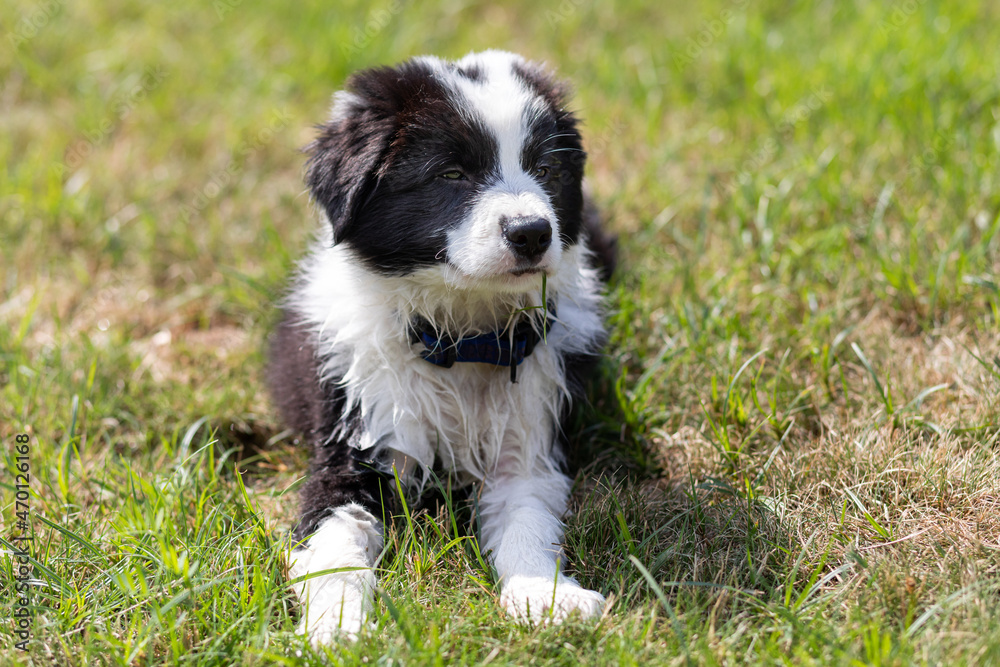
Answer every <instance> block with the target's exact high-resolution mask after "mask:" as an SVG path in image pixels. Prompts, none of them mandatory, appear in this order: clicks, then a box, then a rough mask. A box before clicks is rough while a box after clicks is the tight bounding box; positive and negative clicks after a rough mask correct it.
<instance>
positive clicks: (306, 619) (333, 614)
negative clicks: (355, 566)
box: [295, 580, 371, 647]
mask: <svg viewBox="0 0 1000 667" xmlns="http://www.w3.org/2000/svg"><path fill="white" fill-rule="evenodd" d="M324 584H325V586H324V587H323V588H321V589H319V590H318V591H314V592H313V595H312V596H310V599H309V601H308V603H307V604H306V605H305V607H304V608H303V610H302V613H303V616H302V620H301V622H299V627H298V628H296V630H295V631H296V632H297V633H298V634H300V635H307V636H308V637H309V641H310V643H312V645H313V646H316V647H318V646H322V645H328V644H333V643H335V642H337V641H354V640H356V639H357V638H358V633H359V632H361V627H362V626H363V625H364V623H365V619H366V618H367V616H368V608H369V607H370V606H371V602H370V600H368V599H367V597H368V596H367V594H366V591H365V590H364V588H363V587H362V586H357V585H351V584H354V582H343V581H337V580H332V581H326V582H324ZM317 588H319V587H317Z"/></svg>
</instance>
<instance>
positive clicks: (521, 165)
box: [307, 51, 585, 292]
mask: <svg viewBox="0 0 1000 667" xmlns="http://www.w3.org/2000/svg"><path fill="white" fill-rule="evenodd" d="M565 98H566V92H565V89H564V88H563V86H562V85H561V84H560V83H559V82H557V81H556V80H554V79H553V78H552V77H551V76H550V75H549V74H548V73H547V72H545V71H544V70H543V69H541V68H540V67H539V66H537V65H535V64H532V63H529V62H526V61H525V60H523V59H521V58H520V57H518V56H516V55H513V54H509V53H503V52H498V51H487V52H484V53H479V54H470V55H469V56H466V57H465V58H463V59H462V60H460V61H458V62H454V63H452V62H445V61H442V60H439V59H437V58H430V57H423V58H416V59H414V60H410V61H408V62H406V63H403V64H402V65H399V66H397V67H391V68H388V67H383V68H376V69H370V70H365V71H362V72H359V73H357V74H355V75H354V76H352V77H351V78H350V79H349V80H348V82H347V86H346V90H344V91H342V92H340V93H337V95H336V96H335V97H334V106H333V111H332V114H331V117H330V120H329V122H327V123H326V124H324V125H322V126H321V127H320V135H319V137H318V138H317V139H316V141H314V142H313V143H312V144H311V145H310V146H309V149H308V150H309V151H310V153H311V158H310V160H309V165H308V176H307V180H308V184H309V187H310V189H311V191H312V196H313V198H314V199H315V201H316V202H317V203H318V204H319V205H320V206H321V207H322V209H323V210H324V211H325V213H326V217H327V219H328V221H329V224H330V225H331V226H332V233H333V241H334V243H343V244H346V245H347V246H348V247H349V248H350V249H351V250H352V252H353V254H354V255H355V256H356V257H357V258H358V259H359V260H360V261H362V262H364V263H365V265H366V266H368V267H369V268H370V269H371V270H373V271H377V272H380V273H383V274H388V275H408V274H413V273H417V272H424V271H430V272H431V274H432V275H440V276H441V278H442V280H443V281H444V282H446V283H447V284H449V285H451V286H453V287H458V288H470V289H476V288H487V289H494V290H498V291H508V292H509V291H522V290H527V289H532V288H537V286H538V283H539V280H538V278H539V276H540V275H541V274H543V273H545V274H550V275H551V274H552V273H553V272H554V271H555V270H556V268H557V266H558V264H559V260H560V257H561V256H562V253H563V251H564V249H565V248H567V247H569V246H571V245H573V244H576V243H577V242H578V241H579V236H580V228H581V209H582V206H583V197H582V194H581V188H580V183H581V179H582V176H583V165H584V157H585V156H584V152H583V150H582V146H581V141H580V135H579V133H578V132H577V129H576V120H575V118H574V117H573V115H572V114H571V113H570V112H569V111H567V110H566V108H565V103H566V99H565ZM435 272H436V273H435Z"/></svg>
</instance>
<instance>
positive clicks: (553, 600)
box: [269, 51, 613, 643]
mask: <svg viewBox="0 0 1000 667" xmlns="http://www.w3.org/2000/svg"><path fill="white" fill-rule="evenodd" d="M565 104H566V92H565V89H564V88H563V86H562V85H561V84H560V83H558V82H557V81H555V80H554V79H553V78H552V77H551V76H550V75H549V74H548V73H547V72H545V71H544V70H543V69H541V68H540V67H538V66H537V65H534V64H532V63H529V62H526V61H524V60H523V59H521V58H520V57H518V56H515V55H513V54H509V53H502V52H497V51H488V52H485V53H480V54H470V55H469V56H467V57H466V58H464V59H462V60H460V61H458V62H455V63H452V62H446V61H442V60H439V59H437V58H431V57H423V58H416V59H414V60H411V61H408V62H406V63H403V64H402V65H399V66H397V67H392V68H377V69H371V70H366V71H362V72H360V73H358V74H355V75H354V76H353V77H351V78H350V80H349V81H348V82H347V86H346V90H345V91H342V92H340V93H337V94H336V95H335V97H334V106H333V111H332V113H331V116H330V120H329V121H328V122H327V123H326V124H324V125H322V126H320V128H319V129H320V133H319V137H318V138H317V139H316V141H315V142H314V143H313V144H312V145H311V146H310V147H309V151H310V154H311V157H310V160H309V165H308V175H307V182H308V185H309V188H310V191H311V193H312V196H313V199H314V200H315V202H316V204H317V205H318V208H319V209H320V211H321V213H322V216H321V217H322V218H323V226H322V232H321V233H320V235H319V237H318V240H317V242H316V244H315V247H314V249H313V250H312V252H311V253H310V254H309V255H308V256H307V257H306V258H305V259H304V260H303V261H302V262H301V264H300V266H299V270H298V273H297V275H296V277H295V279H294V281H293V285H292V288H291V290H290V293H289V296H288V298H287V299H286V301H285V303H284V306H283V307H284V319H283V321H282V323H281V324H280V325H279V327H278V329H277V331H276V332H275V335H274V337H273V340H272V352H271V362H270V369H269V376H270V385H271V389H272V395H273V397H274V400H275V402H276V403H277V405H278V407H279V408H280V410H281V412H282V414H283V415H284V418H285V420H286V421H287V422H288V424H289V425H290V426H292V427H293V428H295V429H297V430H299V431H301V432H302V433H303V434H304V435H305V436H306V439H307V440H308V441H309V443H310V444H311V445H312V446H313V447H314V448H315V453H316V455H315V459H314V463H313V466H312V471H311V474H310V477H309V479H308V481H307V482H306V484H305V485H304V487H303V490H302V510H301V520H300V522H299V525H298V527H297V529H296V533H295V538H296V540H297V541H298V544H297V547H296V548H295V550H294V551H293V552H292V561H293V565H292V568H291V572H290V574H291V576H293V577H298V576H302V575H305V574H309V573H314V572H318V571H320V570H325V569H330V568H349V570H348V571H344V572H340V573H334V574H326V575H321V576H317V577H314V578H312V579H309V580H307V581H304V582H301V583H299V584H297V585H296V591H297V593H298V595H299V598H300V599H301V601H302V603H303V605H304V610H303V617H302V624H301V626H300V631H301V632H303V633H308V634H309V635H310V637H311V638H312V640H313V641H314V642H316V643H325V642H329V641H332V639H333V638H334V637H336V636H338V635H340V636H346V637H352V636H356V634H357V633H358V632H359V631H360V630H361V628H362V627H363V624H364V622H365V618H366V616H367V614H368V612H369V611H370V609H371V606H372V595H373V586H374V583H375V577H374V573H373V566H374V564H375V560H376V558H377V557H378V555H379V552H380V550H381V548H382V530H383V526H384V523H385V522H386V521H388V520H390V519H391V517H392V515H393V514H394V513H395V512H396V509H397V508H396V502H397V498H396V490H395V483H394V480H393V478H392V476H393V471H395V473H396V474H398V475H399V476H400V479H401V480H402V482H403V483H404V484H406V485H407V487H408V488H410V489H415V490H419V489H420V488H422V484H423V482H424V481H425V479H426V473H427V471H429V470H431V469H438V470H442V471H445V472H447V473H449V474H451V475H453V476H454V478H455V479H456V480H457V481H458V482H459V483H461V484H466V485H470V486H472V488H473V490H474V491H475V492H476V493H478V495H479V508H480V517H479V518H480V522H481V530H480V546H481V548H482V550H483V552H484V553H485V552H489V554H490V558H491V559H492V563H493V565H494V566H495V568H496V570H497V573H498V575H499V578H500V585H501V591H502V592H501V597H500V603H501V605H502V606H503V608H504V609H505V610H506V611H507V612H508V613H510V614H511V615H513V616H514V617H515V618H518V619H522V620H534V621H544V620H556V621H558V620H561V619H563V618H565V617H566V616H567V615H568V614H570V613H572V612H579V613H581V614H583V615H584V616H591V615H594V614H597V613H599V611H600V610H601V608H602V605H603V602H604V598H603V597H602V596H601V595H600V594H599V593H597V592H595V591H588V590H585V589H583V588H581V587H580V586H579V585H578V584H577V583H576V582H575V581H574V580H573V579H572V578H570V577H568V576H566V575H564V574H562V573H561V572H560V571H559V562H560V559H561V550H560V546H559V543H560V541H561V538H562V524H561V522H560V517H561V516H562V514H563V512H564V511H565V509H566V500H567V497H568V495H569V490H570V480H569V479H568V478H567V477H566V475H565V473H564V472H563V469H562V468H563V463H562V462H563V451H562V448H563V446H564V443H563V442H562V439H561V430H560V420H561V419H562V418H564V417H565V415H566V412H567V410H568V408H569V405H570V402H571V400H572V399H573V397H574V396H576V395H578V394H579V392H580V390H581V387H582V384H581V382H582V378H583V375H584V374H585V372H586V370H587V368H588V367H589V366H590V365H591V364H592V363H593V361H594V360H595V359H596V355H598V354H599V352H600V349H601V346H602V345H603V343H604V339H605V335H604V329H603V326H602V322H601V313H600V290H601V278H602V276H605V277H606V275H607V274H608V273H609V272H610V269H611V264H612V252H613V242H611V241H609V240H608V238H607V237H605V236H604V235H603V234H602V233H601V232H600V230H599V228H598V226H597V217H596V214H595V211H594V210H593V209H592V207H590V206H589V204H587V203H585V201H584V196H583V192H582V188H581V180H582V176H583V164H584V152H583V149H582V145H581V138H580V135H579V133H578V131H577V122H576V119H575V118H574V117H573V115H572V114H571V113H570V112H569V111H568V110H567V109H566V106H565ZM592 248H594V249H597V250H598V251H599V252H601V254H602V259H597V258H596V256H595V253H594V251H593V250H592ZM543 293H544V294H543ZM415 322H420V323H422V325H423V326H426V324H427V323H429V325H430V327H431V328H432V329H433V330H434V331H436V332H438V333H440V335H441V336H442V340H449V341H458V340H460V339H463V338H467V337H475V336H479V335H481V334H484V333H489V332H497V337H498V338H501V339H502V338H503V337H504V336H507V335H513V334H510V333H509V332H511V331H513V329H514V327H515V325H517V324H518V323H522V322H527V323H528V325H530V326H531V327H534V328H535V330H536V332H537V333H538V336H539V337H540V338H541V341H540V342H539V343H537V344H536V345H535V346H534V348H533V350H532V351H531V354H530V356H527V357H526V358H524V360H523V362H522V363H521V364H520V365H519V366H518V367H517V368H516V369H515V370H516V382H512V381H511V377H512V375H511V373H509V371H510V370H511V369H509V368H504V367H497V366H495V365H491V364H488V363H464V362H463V363H455V364H454V365H453V366H451V367H449V368H445V367H442V366H439V365H435V364H433V363H430V362H429V361H428V360H426V359H424V358H423V356H422V353H423V352H426V347H425V345H424V343H422V342H420V340H419V339H418V338H417V337H415V336H413V335H412V330H413V327H414V323H415ZM523 328H524V327H523V326H522V327H521V329H522V330H523Z"/></svg>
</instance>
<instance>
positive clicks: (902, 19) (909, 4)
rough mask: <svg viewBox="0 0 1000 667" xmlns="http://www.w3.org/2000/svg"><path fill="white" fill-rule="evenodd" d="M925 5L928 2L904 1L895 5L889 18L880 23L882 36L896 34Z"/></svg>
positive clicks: (923, 0)
mask: <svg viewBox="0 0 1000 667" xmlns="http://www.w3.org/2000/svg"><path fill="white" fill-rule="evenodd" d="M925 4H927V0H902V2H897V3H895V4H893V5H892V10H891V11H890V12H889V15H888V17H887V18H884V19H882V20H881V21H879V23H878V31H879V32H880V33H882V36H885V35H888V34H889V33H892V32H896V31H897V30H899V29H900V28H902V27H903V25H904V24H905V23H906V22H907V21H909V20H910V19H911V18H913V15H914V14H916V13H917V10H918V9H920V7H921V6H922V5H925Z"/></svg>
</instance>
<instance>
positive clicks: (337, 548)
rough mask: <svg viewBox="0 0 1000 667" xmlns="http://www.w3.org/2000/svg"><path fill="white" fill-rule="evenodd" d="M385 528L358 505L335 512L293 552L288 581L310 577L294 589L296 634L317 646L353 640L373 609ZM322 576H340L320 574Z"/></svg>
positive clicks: (353, 504) (352, 504) (338, 509)
mask: <svg viewBox="0 0 1000 667" xmlns="http://www.w3.org/2000/svg"><path fill="white" fill-rule="evenodd" d="M381 550H382V525H381V522H380V521H379V520H377V519H376V518H375V517H374V516H372V514H371V513H370V512H368V511H367V510H366V509H365V508H364V507H362V506H361V505H358V504H357V503H349V504H347V505H343V506H341V507H338V508H336V509H335V510H334V511H333V512H332V514H331V515H330V516H329V517H328V518H326V519H325V520H323V522H322V523H320V524H319V527H318V528H317V529H316V532H315V533H314V534H313V535H311V536H310V537H309V540H308V542H307V543H306V544H304V545H302V546H301V547H300V548H298V549H296V550H294V551H293V552H292V555H291V561H292V566H291V568H289V576H290V577H291V578H293V579H294V578H298V577H302V576H306V575H316V576H312V577H310V578H308V579H305V580H304V581H301V582H299V583H297V584H295V585H294V587H293V588H294V589H295V592H296V594H297V595H298V597H299V600H300V601H301V602H302V621H301V623H300V624H299V627H298V632H299V633H300V634H305V635H308V636H309V639H310V640H311V641H312V643H313V644H314V645H316V646H318V645H321V644H330V643H332V642H333V641H334V640H335V639H336V638H337V637H344V638H346V639H354V638H356V637H357V636H358V633H359V632H360V631H361V627H362V625H363V624H364V622H365V619H366V618H367V617H368V614H369V613H370V612H371V609H372V597H373V595H374V592H375V573H374V571H373V569H372V568H373V566H374V564H375V559H376V558H377V557H378V555H379V552H380V551H381ZM324 570H339V571H335V572H329V573H326V574H317V573H320V572H323V571H324Z"/></svg>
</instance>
